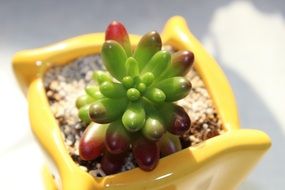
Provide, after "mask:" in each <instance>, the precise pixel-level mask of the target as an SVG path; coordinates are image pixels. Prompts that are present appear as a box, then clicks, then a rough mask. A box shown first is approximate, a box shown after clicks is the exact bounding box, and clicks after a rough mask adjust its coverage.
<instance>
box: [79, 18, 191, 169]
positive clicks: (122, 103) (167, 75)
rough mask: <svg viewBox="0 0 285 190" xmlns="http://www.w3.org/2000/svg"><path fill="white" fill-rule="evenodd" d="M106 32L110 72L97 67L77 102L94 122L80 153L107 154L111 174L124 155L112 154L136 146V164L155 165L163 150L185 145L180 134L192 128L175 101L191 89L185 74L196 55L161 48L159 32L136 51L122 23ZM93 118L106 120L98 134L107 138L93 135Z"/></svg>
mask: <svg viewBox="0 0 285 190" xmlns="http://www.w3.org/2000/svg"><path fill="white" fill-rule="evenodd" d="M105 34H106V35H105V38H106V39H105V42H104V44H103V46H102V49H101V56H102V59H103V63H104V66H105V68H106V72H104V71H95V72H94V74H93V79H94V81H95V82H94V83H91V84H89V85H88V86H87V87H86V88H85V91H86V93H85V95H83V96H81V97H79V98H78V99H77V101H76V106H77V108H78V109H79V117H80V119H81V120H82V121H83V122H85V123H90V125H89V126H88V127H87V129H86V131H85V133H84V134H85V135H83V137H82V139H81V142H80V156H81V158H82V159H85V160H90V159H95V158H96V157H98V156H99V155H100V154H102V153H104V156H105V155H106V156H105V157H106V158H104V156H103V161H102V168H103V169H104V168H105V169H104V171H105V172H106V173H107V174H108V173H110V174H111V173H116V172H119V170H120V166H118V165H120V164H121V165H122V164H123V161H122V160H123V159H117V160H115V161H114V159H110V158H111V157H112V156H110V155H114V156H115V157H118V158H119V157H123V156H126V154H125V153H126V152H128V151H130V149H132V152H133V155H134V158H135V160H136V163H137V164H138V166H139V167H140V168H141V169H143V170H146V171H150V170H153V169H154V168H155V166H156V165H157V163H158V160H159V157H160V155H162V156H166V155H168V154H171V153H174V152H176V151H178V150H180V149H181V145H180V144H179V136H181V135H183V134H184V133H185V132H187V131H188V130H189V128H190V125H191V121H190V118H189V116H188V114H187V113H186V112H185V110H184V109H183V108H182V107H180V106H178V105H176V104H175V103H174V102H176V101H178V100H180V99H182V98H184V97H186V96H187V95H188V93H189V91H190V89H191V83H190V81H189V80H188V79H187V78H185V75H186V74H187V72H188V71H189V69H190V68H191V66H192V64H193V61H194V55H193V53H192V52H190V51H178V52H175V53H173V54H171V53H169V52H168V51H165V50H161V48H162V42H161V38H160V35H159V33H157V32H155V31H153V32H149V33H147V34H145V35H144V36H143V37H142V38H141V40H140V41H139V43H138V45H137V47H136V48H135V49H134V51H132V50H131V44H130V40H129V36H128V32H127V31H126V29H125V27H124V26H123V25H122V24H121V23H119V22H112V23H111V24H110V25H109V26H108V28H107V30H106V33H105ZM94 123H97V124H101V125H102V130H104V132H101V133H99V134H102V135H103V138H102V136H101V137H100V138H98V136H99V135H94V131H100V129H99V128H100V126H99V127H98V125H94ZM94 126H95V127H96V129H94ZM88 131H91V132H90V135H89V136H88ZM92 135H93V136H94V138H90V136H92ZM87 137H88V138H87ZM98 139H99V140H98ZM86 144H87V145H86ZM98 144H100V145H102V146H104V147H105V149H104V151H105V152H104V151H103V149H102V148H101V149H100V150H101V151H98V147H102V146H99V145H98ZM90 146H91V147H92V146H93V147H94V148H95V149H96V151H95V150H93V151H92V148H90ZM167 147H168V148H167ZM86 149H88V150H86ZM90 154H93V155H91V156H90ZM118 160H119V161H118ZM114 166H117V167H114ZM110 168H111V169H110Z"/></svg>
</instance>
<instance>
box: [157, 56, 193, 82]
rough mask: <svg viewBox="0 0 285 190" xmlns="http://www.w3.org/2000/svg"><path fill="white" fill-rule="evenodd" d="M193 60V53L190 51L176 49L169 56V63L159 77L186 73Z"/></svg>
mask: <svg viewBox="0 0 285 190" xmlns="http://www.w3.org/2000/svg"><path fill="white" fill-rule="evenodd" d="M193 62H194V54H193V53H192V52H191V51H187V50H182V51H178V52H176V53H174V54H172V56H171V64H169V65H168V67H167V69H166V70H165V71H164V72H163V74H162V75H161V78H170V77H175V76H184V75H186V74H187V73H188V72H189V70H190V68H191V67H192V65H193Z"/></svg>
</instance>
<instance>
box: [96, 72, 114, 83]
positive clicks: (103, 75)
mask: <svg viewBox="0 0 285 190" xmlns="http://www.w3.org/2000/svg"><path fill="white" fill-rule="evenodd" d="M92 78H93V79H94V80H95V81H96V82H97V83H98V84H101V83H103V82H105V81H109V82H112V77H111V76H110V74H109V73H108V72H105V71H95V72H94V73H93V75H92Z"/></svg>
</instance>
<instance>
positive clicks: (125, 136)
mask: <svg viewBox="0 0 285 190" xmlns="http://www.w3.org/2000/svg"><path fill="white" fill-rule="evenodd" d="M130 140H131V139H130V134H129V133H128V131H127V130H126V129H125V127H124V126H123V124H122V121H121V120H118V121H116V122H113V123H111V124H110V125H109V126H108V129H107V132H106V138H105V146H106V148H107V150H108V152H110V153H112V154H120V153H123V152H125V151H127V150H128V149H129V146H130Z"/></svg>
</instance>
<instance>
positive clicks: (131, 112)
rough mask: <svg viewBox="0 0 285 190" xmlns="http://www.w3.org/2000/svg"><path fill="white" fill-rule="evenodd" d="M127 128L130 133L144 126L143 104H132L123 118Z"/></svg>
mask: <svg viewBox="0 0 285 190" xmlns="http://www.w3.org/2000/svg"><path fill="white" fill-rule="evenodd" d="M122 122H123V124H124V126H125V128H126V129H127V130H128V131H130V132H135V131H138V130H140V129H141V128H142V127H143V126H144V122H145V111H144V108H143V105H142V104H141V102H130V103H129V105H128V108H127V109H126V111H125V113H124V114H123V117H122Z"/></svg>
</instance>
